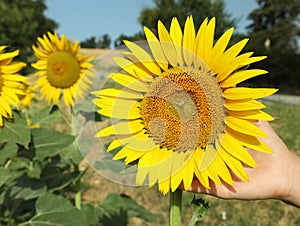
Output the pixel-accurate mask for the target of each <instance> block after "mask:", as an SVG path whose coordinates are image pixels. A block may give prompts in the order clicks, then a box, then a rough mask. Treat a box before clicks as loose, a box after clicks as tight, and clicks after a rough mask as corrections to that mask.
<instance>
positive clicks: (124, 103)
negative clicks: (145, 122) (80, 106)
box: [93, 98, 141, 119]
mask: <svg viewBox="0 0 300 226" xmlns="http://www.w3.org/2000/svg"><path fill="white" fill-rule="evenodd" d="M93 102H94V103H95V104H96V105H97V106H98V107H100V108H101V109H100V110H98V111H97V112H98V113H100V114H102V115H104V116H107V117H111V118H119V119H138V118H140V117H141V113H140V103H139V102H136V101H135V100H133V101H132V100H126V99H115V98H105V99H96V100H94V101H93Z"/></svg>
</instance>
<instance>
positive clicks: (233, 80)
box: [220, 69, 268, 88]
mask: <svg viewBox="0 0 300 226" xmlns="http://www.w3.org/2000/svg"><path fill="white" fill-rule="evenodd" d="M266 73H268V72H267V71H266V70H262V69H250V70H244V71H238V72H236V73H234V74H232V75H231V76H229V77H228V78H226V79H225V80H224V81H222V82H221V85H220V86H221V87H222V88H225V87H230V86H234V85H236V84H238V83H240V82H243V81H245V80H247V79H249V78H253V77H255V76H258V75H263V74H266Z"/></svg>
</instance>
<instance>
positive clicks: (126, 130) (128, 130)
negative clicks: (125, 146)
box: [96, 120, 144, 137]
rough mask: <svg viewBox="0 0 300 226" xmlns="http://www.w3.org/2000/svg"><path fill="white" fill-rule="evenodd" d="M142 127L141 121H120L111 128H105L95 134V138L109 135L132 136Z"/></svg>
mask: <svg viewBox="0 0 300 226" xmlns="http://www.w3.org/2000/svg"><path fill="white" fill-rule="evenodd" d="M143 128H144V125H143V123H142V121H141V120H132V121H125V122H124V121H122V122H119V123H117V124H114V125H112V126H109V127H106V128H104V129H102V130H100V131H99V132H98V133H97V135H96V136H97V137H105V136H110V135H114V134H116V135H120V134H124V135H126V134H133V133H137V132H140V131H141V130H143Z"/></svg>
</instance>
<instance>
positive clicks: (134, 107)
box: [95, 16, 276, 194]
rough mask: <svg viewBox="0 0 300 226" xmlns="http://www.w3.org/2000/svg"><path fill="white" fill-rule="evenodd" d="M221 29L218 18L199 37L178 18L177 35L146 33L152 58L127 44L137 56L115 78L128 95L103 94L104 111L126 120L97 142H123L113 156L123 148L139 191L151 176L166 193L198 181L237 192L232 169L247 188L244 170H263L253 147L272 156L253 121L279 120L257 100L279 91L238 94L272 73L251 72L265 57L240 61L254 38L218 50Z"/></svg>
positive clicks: (223, 42)
mask: <svg viewBox="0 0 300 226" xmlns="http://www.w3.org/2000/svg"><path fill="white" fill-rule="evenodd" d="M214 30H215V18H212V19H211V20H208V19H205V20H204V22H203V23H202V25H201V26H200V28H199V30H198V31H197V32H196V31H195V28H194V22H193V18H192V17H191V16H190V17H188V18H187V20H186V23H185V26H184V31H182V30H181V28H180V25H179V23H178V20H177V19H176V18H173V20H172V23H171V27H170V31H169V32H168V30H167V29H166V28H165V26H164V25H163V23H162V22H160V21H159V22H158V37H156V36H155V35H154V34H153V33H152V32H151V30H149V29H148V28H147V27H145V28H144V31H145V35H146V38H147V42H148V46H149V47H148V48H147V49H149V50H150V53H148V52H147V51H146V50H145V49H144V48H142V47H141V46H139V45H137V44H135V43H133V42H129V41H125V44H126V46H127V48H128V49H129V51H128V52H124V53H123V54H124V55H125V57H117V58H115V62H116V63H117V64H118V65H119V66H120V68H121V69H122V71H120V72H117V73H113V74H111V75H110V78H112V79H113V80H114V81H116V82H117V83H119V84H121V85H122V86H124V88H108V89H103V90H100V91H98V92H95V95H97V96H98V98H97V99H95V104H96V105H97V106H98V107H100V109H99V110H98V112H99V113H100V114H102V115H105V116H108V117H111V118H115V119H119V120H118V121H117V122H116V123H114V124H113V125H111V126H109V127H107V128H104V129H103V130H101V131H100V132H98V134H97V136H98V137H103V136H110V135H115V139H114V140H113V141H112V143H111V144H110V145H109V147H108V150H107V151H112V150H115V149H116V148H120V149H116V151H117V153H116V155H115V156H114V159H116V160H119V159H124V161H125V163H126V164H129V163H136V164H137V175H136V183H137V184H139V185H141V184H143V183H144V182H145V180H146V178H147V176H148V181H149V186H150V187H151V186H153V185H154V184H155V183H158V187H159V190H160V191H161V192H163V193H164V194H166V193H167V192H168V191H169V190H171V191H175V190H176V189H177V188H178V186H179V184H180V183H183V185H184V188H185V189H188V188H189V187H190V185H191V183H192V180H193V179H198V180H199V181H200V182H201V184H202V185H203V186H205V187H206V188H210V183H209V181H210V180H212V181H214V182H215V183H217V184H222V183H224V182H225V183H227V184H229V185H232V184H233V180H232V176H231V173H230V170H231V171H232V172H233V173H234V174H235V175H236V176H238V177H240V178H241V179H243V180H245V181H247V180H248V177H247V174H246V172H245V170H244V168H243V164H246V165H248V166H250V167H257V165H256V163H255V161H254V160H253V158H252V157H251V156H250V154H249V153H248V152H247V150H246V148H251V149H254V150H257V151H262V152H266V153H270V152H271V150H270V149H269V148H268V146H267V145H265V144H264V143H263V142H262V141H261V140H260V139H259V137H266V134H265V133H264V132H263V131H261V130H260V129H259V128H258V127H256V126H255V125H254V124H253V123H252V122H253V121H255V120H272V119H273V118H272V117H271V116H269V115H268V114H266V113H264V112H263V111H262V110H261V109H262V108H264V107H265V106H264V105H263V104H262V103H261V102H259V101H257V100H256V99H258V98H262V97H266V96H268V95H271V94H273V93H274V92H276V89H266V88H246V87H236V85H237V84H239V83H240V82H242V81H245V80H247V79H249V78H252V77H254V76H258V75H262V74H266V73H267V71H265V70H260V69H247V70H246V69H245V68H246V67H245V66H248V65H249V64H251V63H254V62H257V61H260V60H262V59H264V58H265V57H252V54H253V53H252V52H248V53H244V54H240V52H241V50H242V49H243V47H244V46H245V45H246V43H247V41H248V39H244V40H242V41H240V42H238V43H236V44H235V45H233V46H231V47H230V48H227V49H226V47H227V45H228V42H229V40H230V38H231V36H232V32H233V28H231V29H229V30H227V31H226V32H225V33H224V34H223V35H222V36H221V37H220V39H219V40H218V41H217V42H215V43H214ZM239 54H240V55H239ZM229 169H230V170H229Z"/></svg>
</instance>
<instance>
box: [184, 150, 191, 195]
mask: <svg viewBox="0 0 300 226" xmlns="http://www.w3.org/2000/svg"><path fill="white" fill-rule="evenodd" d="M184 154H185V158H186V159H185V161H184V165H183V166H182V177H183V185H184V189H185V190H187V189H188V188H189V187H190V186H191V184H192V181H193V177H194V160H193V159H192V158H191V157H192V153H189V152H186V153H184Z"/></svg>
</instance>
